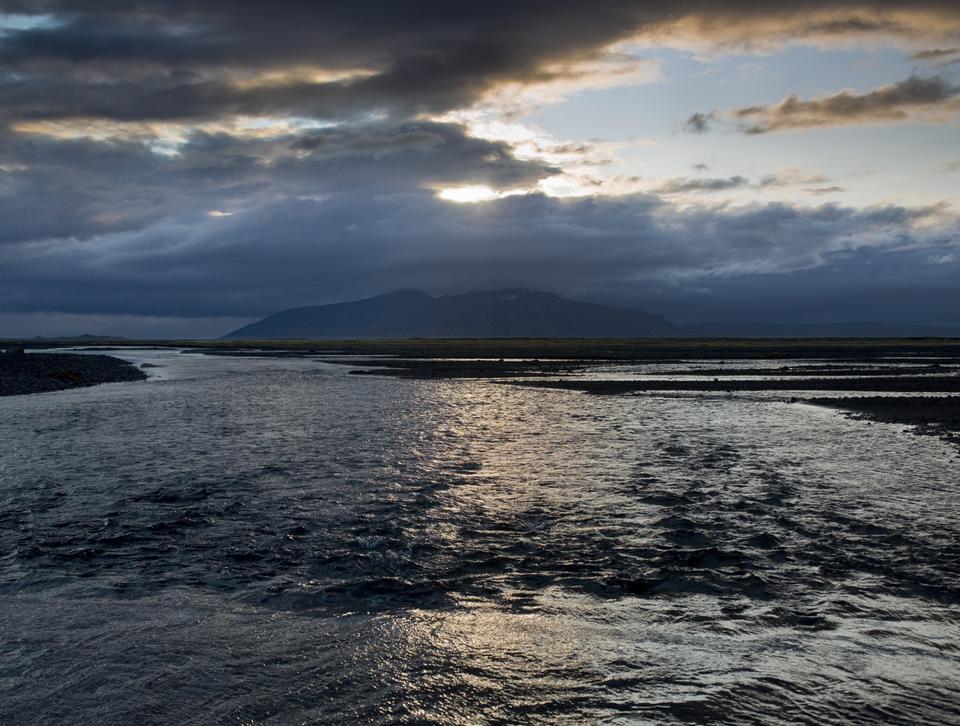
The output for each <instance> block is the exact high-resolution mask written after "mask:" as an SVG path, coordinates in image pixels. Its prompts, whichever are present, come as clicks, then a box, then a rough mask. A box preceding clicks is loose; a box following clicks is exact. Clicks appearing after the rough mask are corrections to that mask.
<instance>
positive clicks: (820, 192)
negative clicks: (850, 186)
mask: <svg viewBox="0 0 960 726" xmlns="http://www.w3.org/2000/svg"><path fill="white" fill-rule="evenodd" d="M803 191H805V192H806V193H807V194H813V195H814V196H824V195H826V194H839V193H841V192H845V191H847V190H846V188H845V187H841V186H837V185H836V184H833V185H831V186H828V187H813V188H811V189H804V190H803Z"/></svg>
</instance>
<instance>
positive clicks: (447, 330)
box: [224, 290, 674, 339]
mask: <svg viewBox="0 0 960 726" xmlns="http://www.w3.org/2000/svg"><path fill="white" fill-rule="evenodd" d="M673 332H674V327H673V325H672V324H671V323H670V322H668V321H667V320H666V319H665V318H663V317H661V316H659V315H654V314H652V313H645V312H642V311H640V310H633V309H630V308H620V307H611V306H609V305H595V304H592V303H585V302H577V301H575V300H569V299H567V298H565V297H563V296H561V295H554V294H552V293H546V292H536V291H533V290H498V291H494V292H471V293H465V294H462V295H442V296H440V297H431V296H430V295H427V294H426V293H423V292H419V291H416V290H406V291H400V292H394V293H390V294H388V295H379V296H377V297H371V298H367V299H365V300H357V301H354V302H347V303H337V304H334V305H317V306H313V307H304V308H295V309H293V310H285V311H283V312H280V313H277V314H275V315H270V316H269V317H266V318H264V319H263V320H260V321H258V322H256V323H253V324H251V325H247V326H245V327H243V328H240V329H239V330H235V331H234V332H232V333H230V334H228V335H226V336H224V337H225V338H227V339H276V338H314V339H335V338H528V337H561V338H580V337H588V336H589V337H600V338H643V337H651V336H665V335H670V334H672V333H673Z"/></svg>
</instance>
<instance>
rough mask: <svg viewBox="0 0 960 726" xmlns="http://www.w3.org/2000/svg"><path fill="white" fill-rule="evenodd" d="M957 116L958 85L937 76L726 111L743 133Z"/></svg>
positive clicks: (792, 96)
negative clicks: (871, 89) (869, 88)
mask: <svg viewBox="0 0 960 726" xmlns="http://www.w3.org/2000/svg"><path fill="white" fill-rule="evenodd" d="M958 112H960V87H958V86H954V85H952V84H950V83H948V82H947V81H945V80H944V79H942V78H919V77H911V78H908V79H907V80H905V81H901V82H899V83H894V84H891V85H888V86H882V87H880V88H878V89H876V90H874V91H870V92H869V93H862V94H861V93H854V92H852V91H841V92H840V93H835V94H833V95H830V96H823V97H820V98H815V99H812V100H808V101H805V100H802V99H800V98H799V97H797V96H796V95H790V96H787V97H786V98H784V99H783V100H782V101H780V102H779V103H776V104H773V105H771V106H747V107H744V108H739V109H736V110H734V111H732V112H731V113H730V116H731V117H732V118H733V119H735V120H736V121H737V122H738V123H739V124H740V130H741V131H743V132H744V133H747V134H765V133H770V132H774V131H786V130H791V129H808V128H818V127H825V126H847V125H860V124H871V123H894V122H902V121H910V120H919V119H924V118H927V119H930V120H934V121H937V120H939V121H944V120H947V119H949V118H954V117H956V115H957V114H958Z"/></svg>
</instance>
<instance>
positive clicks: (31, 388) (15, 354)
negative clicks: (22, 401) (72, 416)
mask: <svg viewBox="0 0 960 726" xmlns="http://www.w3.org/2000/svg"><path fill="white" fill-rule="evenodd" d="M146 377H147V375H146V374H145V373H144V372H143V371H141V370H139V369H137V368H136V367H134V366H133V365H132V364H130V363H128V362H127V361H125V360H120V359H119V358H114V357H112V356H109V355H70V354H66V353H29V354H27V353H24V352H22V351H20V350H16V349H14V350H12V351H8V352H4V353H0V396H19V395H23V394H27V393H44V392H47V391H63V390H66V389H69V388H84V387H86V386H96V385H99V384H101V383H116V382H120V381H142V380H144V379H145V378H146Z"/></svg>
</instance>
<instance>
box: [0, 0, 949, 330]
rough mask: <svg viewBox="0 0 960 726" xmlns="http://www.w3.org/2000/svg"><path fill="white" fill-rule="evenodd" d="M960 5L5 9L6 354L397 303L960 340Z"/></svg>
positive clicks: (1, 318)
mask: <svg viewBox="0 0 960 726" xmlns="http://www.w3.org/2000/svg"><path fill="white" fill-rule="evenodd" d="M958 210H960V13H958V12H957V5H956V0H944V1H938V2H925V1H924V0H918V1H915V2H909V3H907V2H868V1H860V2H821V1H819V0H807V1H805V2H798V1H793V0H771V1H769V2H758V1H754V0H715V1H711V2H707V1H706V0H700V1H690V0H670V1H669V2H667V1H656V0H653V1H650V2H642V3H641V2H635V1H626V0H591V2H581V1H579V0H569V1H564V0H551V1H550V2H546V1H537V2H533V1H524V0H512V1H511V2H497V1H495V0H491V1H490V2H485V3H458V2H446V1H441V0H437V1H435V2H402V3H401V2H393V1H381V2H369V1H366V0H352V1H351V2H332V1H331V2H323V3H308V2H290V1H289V0H272V1H271V2H269V3H263V2H259V1H248V0H205V1H204V2H202V3H198V2H187V1H186V0H167V1H165V2H159V3H158V2H149V1H148V0H88V1H84V0H20V1H18V0H10V1H8V0H0V337H3V336H9V337H14V336H32V335H71V334H80V333H94V334H115V335H126V336H134V337H205V336H219V335H222V334H224V333H226V332H228V331H230V330H232V329H234V328H236V327H239V326H240V325H242V324H244V323H246V322H249V321H251V320H254V319H257V318H259V317H262V316H264V315H267V314H271V313H274V312H277V311H279V310H283V309H286V308H290V307H296V306H301V305H311V304H323V303H329V302H339V301H344V300H351V299H358V298H362V297H367V296H370V295H376V294H380V293H385V292H390V291H393V290H398V289H420V290H424V291H426V292H428V293H431V294H448V293H458V292H465V291H471V290H490V289H500V288H512V287H527V288H533V289H540V290H547V291H552V292H557V293H561V294H564V295H567V296H569V297H572V298H576V299H583V300H590V301H595V302H606V303H615V304H623V305H630V306H634V307H639V308H641V309H646V310H649V311H652V312H657V313H661V314H663V315H665V316H667V317H668V318H670V319H671V320H674V321H676V322H680V323H685V322H695V321H732V320H736V321H758V322H784V323H822V322H851V321H881V322H883V321H889V322H897V323H917V324H931V325H943V324H955V323H956V322H957V321H958V319H960V316H958V313H960V285H958V284H957V282H958V279H960V278H958V273H960V217H958V214H960V211H958Z"/></svg>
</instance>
